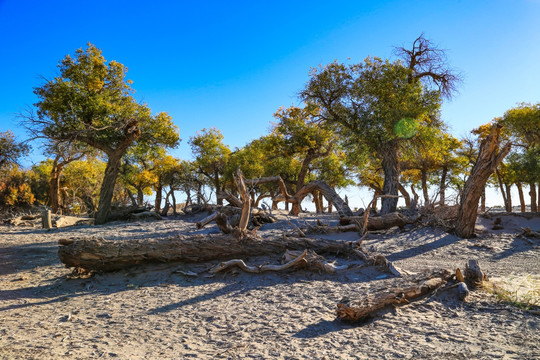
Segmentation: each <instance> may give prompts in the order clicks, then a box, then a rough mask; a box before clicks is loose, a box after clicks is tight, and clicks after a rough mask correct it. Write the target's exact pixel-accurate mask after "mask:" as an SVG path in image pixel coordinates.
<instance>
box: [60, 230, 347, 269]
mask: <svg viewBox="0 0 540 360" xmlns="http://www.w3.org/2000/svg"><path fill="white" fill-rule="evenodd" d="M59 245H60V247H59V249H58V256H59V258H60V260H61V261H62V262H63V263H64V264H65V265H66V267H77V268H82V269H86V270H102V271H113V270H118V269H122V268H126V267H129V266H133V265H138V264H145V263H163V262H202V261H209V260H217V259H219V260H225V259H231V258H238V257H246V256H258V255H268V254H281V253H284V252H285V251H286V250H287V249H289V250H302V251H303V250H305V249H309V250H313V251H315V252H317V253H319V254H323V253H330V254H342V255H344V254H351V255H354V252H353V250H354V249H355V248H356V245H355V243H352V242H347V241H340V240H326V239H312V238H292V237H286V238H283V237H275V238H272V237H266V238H264V239H258V238H252V237H248V238H244V239H238V238H236V237H234V236H231V235H221V234H220V235H194V236H177V237H171V238H165V239H144V240H126V241H122V240H103V239H98V238H79V239H63V240H60V241H59Z"/></svg>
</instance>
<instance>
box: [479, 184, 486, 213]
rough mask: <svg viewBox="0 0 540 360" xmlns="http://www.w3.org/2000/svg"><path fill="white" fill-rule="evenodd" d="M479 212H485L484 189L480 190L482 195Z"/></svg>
mask: <svg viewBox="0 0 540 360" xmlns="http://www.w3.org/2000/svg"><path fill="white" fill-rule="evenodd" d="M480 211H481V212H483V213H484V212H486V187H485V186H484V188H483V189H482V194H481V195H480Z"/></svg>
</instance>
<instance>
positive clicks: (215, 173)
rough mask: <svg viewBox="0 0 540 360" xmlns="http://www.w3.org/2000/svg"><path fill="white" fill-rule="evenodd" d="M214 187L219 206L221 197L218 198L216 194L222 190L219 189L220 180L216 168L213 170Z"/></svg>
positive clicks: (221, 202) (221, 203) (221, 201)
mask: <svg viewBox="0 0 540 360" xmlns="http://www.w3.org/2000/svg"><path fill="white" fill-rule="evenodd" d="M214 187H215V188H216V203H217V204H218V205H220V206H222V205H223V199H222V198H220V197H219V196H217V194H218V193H219V192H220V191H221V190H222V189H221V184H220V181H219V173H218V171H217V170H216V171H215V172H214Z"/></svg>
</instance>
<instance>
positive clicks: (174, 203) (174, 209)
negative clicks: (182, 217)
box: [171, 189, 178, 216]
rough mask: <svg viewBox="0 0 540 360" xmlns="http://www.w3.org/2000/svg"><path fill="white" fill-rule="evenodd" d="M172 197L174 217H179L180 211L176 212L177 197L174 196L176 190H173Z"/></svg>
mask: <svg viewBox="0 0 540 360" xmlns="http://www.w3.org/2000/svg"><path fill="white" fill-rule="evenodd" d="M171 197H172V206H173V215H175V216H176V215H178V211H176V196H175V195H174V189H171Z"/></svg>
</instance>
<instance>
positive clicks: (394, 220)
mask: <svg viewBox="0 0 540 360" xmlns="http://www.w3.org/2000/svg"><path fill="white" fill-rule="evenodd" d="M416 220H417V218H415V217H408V216H405V215H403V214H401V213H398V212H393V213H390V214H386V215H382V216H371V217H369V218H368V220H367V230H369V231H373V230H385V229H390V228H392V227H394V226H398V227H400V228H402V227H404V226H405V225H408V224H413V223H415V222H416ZM364 222H365V217H364V216H346V217H342V218H341V219H340V220H339V223H340V225H342V226H344V225H349V224H356V225H357V226H358V227H359V228H362V229H363V228H364Z"/></svg>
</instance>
